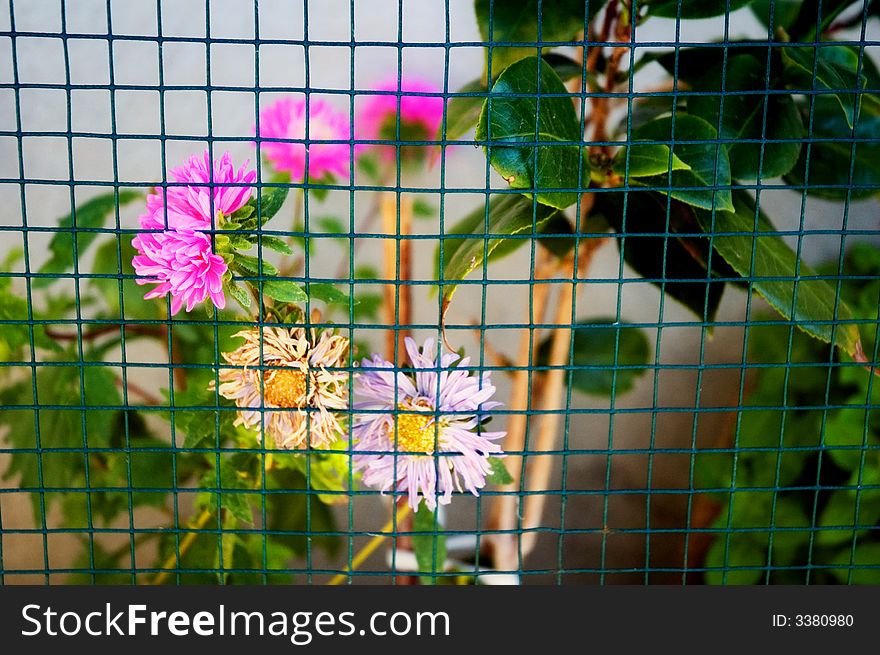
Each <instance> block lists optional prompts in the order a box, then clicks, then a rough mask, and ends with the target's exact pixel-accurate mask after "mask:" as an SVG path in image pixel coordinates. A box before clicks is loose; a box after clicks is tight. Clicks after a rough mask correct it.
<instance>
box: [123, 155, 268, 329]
mask: <svg viewBox="0 0 880 655" xmlns="http://www.w3.org/2000/svg"><path fill="white" fill-rule="evenodd" d="M170 177H171V178H172V180H173V181H174V182H178V183H180V184H181V185H180V186H170V187H168V188H167V189H160V188H157V189H156V190H155V191H154V192H153V193H151V194H150V195H148V196H147V210H146V212H144V213H143V214H141V216H140V218H139V221H140V225H141V228H143V229H144V230H146V231H145V232H142V233H140V234H138V235H137V236H136V237H135V238H134V240H133V241H132V242H131V243H132V245H133V246H134V247H135V248H136V249H137V251H138V253H139V254H138V255H136V256H135V257H134V258H133V259H132V264H133V265H134V269H135V273H136V274H137V275H138V280H137V282H138V284H155V285H157V286H156V287H155V288H154V289H153V290H151V291H149V292H148V293H147V294H146V295H145V296H144V298H147V299H149V298H158V297H161V296H164V295H166V294H168V293H170V294H171V313H172V314H176V313H177V312H178V311H180V308H181V307H183V306H184V305H186V311H188V312H189V311H192V309H193V307H195V306H196V305H197V304H198V303H200V302H202V301H203V300H205V299H206V298H208V297H210V298H211V301H212V302H213V303H214V305H216V306H217V307H218V308H219V309H223V307H225V306H226V298H225V297H224V295H223V274H224V273H226V268H227V266H226V262H224V261H223V258H222V257H221V256H219V255H217V254H215V253H214V252H213V250H212V249H211V239H210V237H208V235H207V234H205V233H204V232H202V231H200V230H210V229H212V228H213V227H214V226H215V221H216V218H217V216H219V215H220V214H222V215H224V216H228V215H230V214H232V213H234V212H235V211H237V210H239V209H241V208H242V207H244V206H245V205H246V204H247V202H248V200H250V198H251V194H252V193H253V188H252V186H251V185H252V184H253V183H254V182H255V181H256V179H257V172H256V171H255V170H247V162H246V163H245V164H244V165H243V166H242V167H241V168H239V169H238V170H236V169H235V167H234V166H233V164H232V157H231V156H230V154H229V153H228V152H224V153H223V155H222V156H221V157H220V159H218V160H216V161H214V162H212V161H211V158H210V155H209V154H208V152H207V151H206V152H205V154H204V156H201V157H200V156H197V155H193V156H192V157H190V158H189V160H188V161H187V162H186V163H185V164H184V165H183V166H178V167H177V168H175V169H173V170H172V171H171V176H170ZM212 209H213V213H214V216H212V215H211V214H212Z"/></svg>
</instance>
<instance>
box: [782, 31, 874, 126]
mask: <svg viewBox="0 0 880 655" xmlns="http://www.w3.org/2000/svg"><path fill="white" fill-rule="evenodd" d="M782 63H783V66H784V69H783V80H784V82H785V83H786V85H787V86H788V88H790V89H792V90H793V91H795V93H797V92H798V91H800V92H804V91H806V92H810V93H813V92H822V93H824V94H826V95H829V94H830V95H833V96H834V97H835V98H836V99H837V102H838V104H839V105H840V108H841V109H842V110H843V114H844V116H845V117H846V124H847V125H848V126H849V127H850V128H852V126H853V124H854V123H855V118H856V116H857V114H858V106H859V102H858V98H859V96H858V94H857V93H856V92H857V91H860V90H861V89H863V88H864V86H865V82H866V78H865V76H864V74H862V75H860V76H858V77H857V76H856V71H857V70H858V63H859V60H858V55H857V54H856V53H855V52H853V51H852V50H851V49H849V48H847V47H845V46H836V45H827V44H820V45H819V46H817V47H816V48H812V47H803V48H793V47H790V48H782ZM814 65H815V75H814V74H813V68H814ZM847 91H849V93H847ZM820 97H822V96H820Z"/></svg>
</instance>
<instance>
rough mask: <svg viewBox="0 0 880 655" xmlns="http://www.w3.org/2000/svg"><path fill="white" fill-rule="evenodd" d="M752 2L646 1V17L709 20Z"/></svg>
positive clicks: (745, 0) (702, 0)
mask: <svg viewBox="0 0 880 655" xmlns="http://www.w3.org/2000/svg"><path fill="white" fill-rule="evenodd" d="M750 2H752V0H729V4H728V3H727V2H723V1H722V2H719V0H646V2H645V3H644V4H646V5H647V6H648V15H649V16H657V17H662V18H711V17H712V16H721V15H722V14H724V13H726V12H728V11H735V10H736V9H739V8H740V7H745V6H746V5H747V4H749V3H750Z"/></svg>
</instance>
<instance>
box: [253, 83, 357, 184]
mask: <svg viewBox="0 0 880 655" xmlns="http://www.w3.org/2000/svg"><path fill="white" fill-rule="evenodd" d="M308 110H309V111H308V114H309V134H308V153H309V177H310V178H311V179H313V180H319V179H321V178H322V177H324V175H326V174H328V173H329V174H331V175H339V176H341V177H345V178H347V177H348V175H349V171H350V161H349V160H350V157H351V146H350V145H349V144H348V143H321V141H347V140H349V139H351V126H350V125H349V122H348V118H346V116H345V114H343V113H342V112H339V111H336V109H334V108H333V107H332V106H331V105H329V104H327V103H326V102H323V101H321V100H310V101H309V104H308ZM259 137H260V139H261V142H260V151H261V152H262V153H263V154H264V155H265V156H266V158H267V159H268V160H269V161H270V162H272V165H273V166H274V167H275V169H276V170H278V171H284V172H287V173H290V177H291V179H292V180H293V181H295V182H300V181H302V180H303V178H304V177H305V170H306V144H304V143H290V142H289V141H279V140H278V139H288V140H290V139H293V140H297V139H298V140H305V139H306V101H305V99H304V98H282V99H281V100H278V101H277V102H275V103H273V104H271V105H269V106H268V107H264V108H263V109H262V110H261V111H260V134H259ZM273 139H275V140H273Z"/></svg>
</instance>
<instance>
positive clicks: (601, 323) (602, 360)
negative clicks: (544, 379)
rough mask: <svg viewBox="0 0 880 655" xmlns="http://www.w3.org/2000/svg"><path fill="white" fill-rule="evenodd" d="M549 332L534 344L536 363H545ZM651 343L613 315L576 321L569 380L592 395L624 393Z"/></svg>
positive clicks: (640, 371)
mask: <svg viewBox="0 0 880 655" xmlns="http://www.w3.org/2000/svg"><path fill="white" fill-rule="evenodd" d="M552 338H553V337H552V336H549V337H547V338H546V339H545V340H544V341H543V342H541V344H540V346H539V347H538V363H539V365H541V366H546V365H547V362H548V360H549V356H550V348H551V341H552ZM650 356H651V347H650V345H649V344H648V339H647V337H646V336H645V333H644V332H643V331H642V330H641V329H639V328H635V327H631V326H629V325H627V324H626V323H622V322H619V321H615V319H613V318H592V319H589V320H582V321H578V322H577V325H576V327H575V329H574V343H573V348H572V354H571V366H572V369H571V372H570V373H569V380H570V381H571V385H572V388H574V389H577V390H578V391H580V392H581V393H586V394H590V395H593V396H611V395H612V394H616V395H619V394H622V393H626V392H627V391H629V390H630V389H632V388H633V385H635V383H636V380H637V379H638V378H639V377H640V376H642V375H644V373H645V370H646V369H645V368H644V366H646V365H647V364H648V359H649V358H650Z"/></svg>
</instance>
